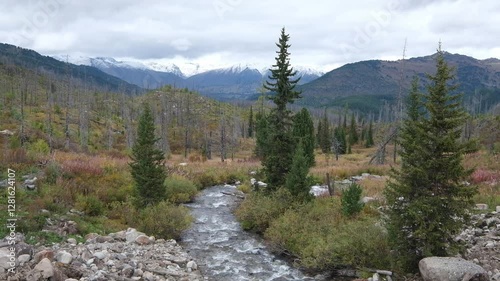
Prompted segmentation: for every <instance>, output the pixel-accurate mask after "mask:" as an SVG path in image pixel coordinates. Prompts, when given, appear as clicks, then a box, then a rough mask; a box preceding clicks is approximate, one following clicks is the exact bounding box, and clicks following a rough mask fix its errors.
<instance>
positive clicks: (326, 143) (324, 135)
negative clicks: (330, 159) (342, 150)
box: [318, 108, 332, 153]
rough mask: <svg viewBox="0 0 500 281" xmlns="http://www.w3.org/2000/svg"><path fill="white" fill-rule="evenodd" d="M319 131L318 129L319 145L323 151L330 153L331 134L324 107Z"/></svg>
mask: <svg viewBox="0 0 500 281" xmlns="http://www.w3.org/2000/svg"><path fill="white" fill-rule="evenodd" d="M320 122H321V131H318V135H319V137H320V140H319V147H320V148H321V151H322V152H323V153H330V152H331V147H332V136H331V135H332V134H331V130H330V121H328V116H327V114H326V108H325V111H324V113H323V118H322V119H321V121H320Z"/></svg>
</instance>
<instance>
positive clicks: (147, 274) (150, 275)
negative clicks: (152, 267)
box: [142, 271, 155, 281]
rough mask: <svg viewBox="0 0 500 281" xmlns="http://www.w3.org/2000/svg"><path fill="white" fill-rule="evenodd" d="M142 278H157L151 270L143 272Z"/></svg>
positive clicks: (149, 279)
mask: <svg viewBox="0 0 500 281" xmlns="http://www.w3.org/2000/svg"><path fill="white" fill-rule="evenodd" d="M142 278H143V279H144V280H146V281H154V280H155V276H154V275H153V273H151V272H149V271H146V272H144V274H142Z"/></svg>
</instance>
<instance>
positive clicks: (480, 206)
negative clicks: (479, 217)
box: [476, 204, 488, 210]
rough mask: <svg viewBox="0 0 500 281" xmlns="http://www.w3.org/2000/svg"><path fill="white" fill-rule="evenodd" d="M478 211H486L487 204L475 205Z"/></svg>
mask: <svg viewBox="0 0 500 281" xmlns="http://www.w3.org/2000/svg"><path fill="white" fill-rule="evenodd" d="M476 209H478V210H488V204H476Z"/></svg>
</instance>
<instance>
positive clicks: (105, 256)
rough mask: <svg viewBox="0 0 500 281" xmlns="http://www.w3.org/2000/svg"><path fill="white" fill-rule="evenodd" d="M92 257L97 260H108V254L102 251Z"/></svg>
mask: <svg viewBox="0 0 500 281" xmlns="http://www.w3.org/2000/svg"><path fill="white" fill-rule="evenodd" d="M93 256H94V257H96V258H97V259H100V260H104V259H106V258H109V256H110V255H109V252H108V251H106V250H104V251H100V252H95V253H94V255H93Z"/></svg>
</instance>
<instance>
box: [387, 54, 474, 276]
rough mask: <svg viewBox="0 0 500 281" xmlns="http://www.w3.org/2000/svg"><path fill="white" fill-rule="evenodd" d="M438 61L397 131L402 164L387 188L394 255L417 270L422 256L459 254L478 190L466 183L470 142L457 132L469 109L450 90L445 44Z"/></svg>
mask: <svg viewBox="0 0 500 281" xmlns="http://www.w3.org/2000/svg"><path fill="white" fill-rule="evenodd" d="M436 65H437V72H436V74H435V75H433V76H430V75H429V76H428V78H429V80H430V81H431V84H430V85H429V86H428V88H427V94H426V95H425V96H423V97H422V96H421V95H420V94H419V93H418V84H417V82H416V81H414V82H413V84H412V89H411V92H410V95H409V99H408V105H407V117H406V118H405V120H404V121H403V125H402V128H401V131H400V136H399V137H400V145H401V148H402V150H403V151H402V152H401V159H402V165H401V168H400V169H399V170H393V171H392V177H393V180H392V181H391V182H390V183H389V185H388V187H387V188H386V192H385V193H386V198H387V201H388V205H389V210H388V224H387V225H388V230H389V234H390V240H391V243H392V245H393V248H394V250H395V260H397V261H398V262H397V263H398V265H399V266H400V268H401V269H403V270H405V271H417V269H418V261H419V260H420V259H421V258H424V257H427V256H447V255H452V254H455V253H456V250H457V246H458V245H457V242H456V241H454V237H455V236H456V235H457V234H458V233H459V232H460V231H461V229H462V228H463V226H464V223H465V222H466V221H467V219H468V214H469V213H470V212H469V211H470V208H471V207H472V196H473V195H474V194H475V192H476V190H475V189H474V188H472V187H467V186H465V185H464V181H465V178H466V177H467V176H468V175H469V173H470V171H467V170H465V169H464V168H463V166H462V164H461V160H462V158H463V155H464V153H465V152H466V148H467V144H466V143H460V142H459V137H460V133H461V129H462V126H463V125H464V121H465V118H466V113H465V111H464V109H463V107H462V106H461V103H460V95H453V94H452V92H453V90H455V89H456V86H454V85H450V84H449V82H450V80H452V79H453V78H454V75H453V74H452V69H451V68H450V67H449V66H448V65H447V63H446V62H445V60H444V53H443V51H442V50H441V48H439V49H438V53H437V58H436Z"/></svg>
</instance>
